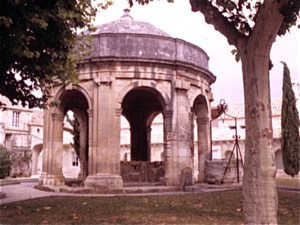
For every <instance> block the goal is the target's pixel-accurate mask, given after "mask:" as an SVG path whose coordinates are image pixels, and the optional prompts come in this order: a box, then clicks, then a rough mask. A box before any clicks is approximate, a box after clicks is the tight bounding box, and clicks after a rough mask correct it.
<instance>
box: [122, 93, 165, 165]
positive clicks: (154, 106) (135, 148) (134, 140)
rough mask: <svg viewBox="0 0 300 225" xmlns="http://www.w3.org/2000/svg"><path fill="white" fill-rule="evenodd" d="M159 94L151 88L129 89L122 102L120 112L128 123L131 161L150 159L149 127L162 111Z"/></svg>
mask: <svg viewBox="0 0 300 225" xmlns="http://www.w3.org/2000/svg"><path fill="white" fill-rule="evenodd" d="M162 105H163V104H162V103H161V101H160V98H159V94H158V93H157V92H156V91H154V90H153V89H151V88H136V89H133V90H131V91H130V92H129V93H128V94H127V95H126V96H125V98H124V100H123V102H122V108H123V111H122V114H123V116H124V117H126V118H127V120H128V122H129V124H130V133H131V137H130V153H131V160H132V161H151V152H149V150H150V149H151V141H149V140H150V137H151V136H150V135H149V134H150V133H151V132H150V131H151V130H150V129H151V124H152V121H153V119H154V118H155V116H156V115H158V114H159V113H162V111H163V107H162Z"/></svg>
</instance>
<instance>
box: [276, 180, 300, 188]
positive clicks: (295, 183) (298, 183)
mask: <svg viewBox="0 0 300 225" xmlns="http://www.w3.org/2000/svg"><path fill="white" fill-rule="evenodd" d="M276 184H277V186H281V187H294V188H300V179H298V178H276Z"/></svg>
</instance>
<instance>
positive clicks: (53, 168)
mask: <svg viewBox="0 0 300 225" xmlns="http://www.w3.org/2000/svg"><path fill="white" fill-rule="evenodd" d="M48 113H49V112H48ZM48 113H47V114H46V113H45V115H46V118H45V119H46V120H48V123H47V125H46V127H45V128H46V130H45V132H44V134H46V136H45V137H44V141H45V140H46V142H45V143H46V144H45V148H44V149H46V151H44V152H43V172H42V174H41V176H40V178H39V184H40V185H46V186H49V185H50V186H60V185H64V184H65V178H64V176H63V174H62V165H63V120H64V115H63V114H57V113H52V114H51V115H50V114H48ZM50 121H51V123H49V122H50ZM44 154H45V155H44Z"/></svg>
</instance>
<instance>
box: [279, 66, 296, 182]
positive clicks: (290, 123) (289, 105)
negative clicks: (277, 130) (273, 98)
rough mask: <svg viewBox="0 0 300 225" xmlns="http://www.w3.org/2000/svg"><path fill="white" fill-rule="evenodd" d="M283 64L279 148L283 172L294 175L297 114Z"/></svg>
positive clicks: (294, 100) (287, 72) (293, 96)
mask: <svg viewBox="0 0 300 225" xmlns="http://www.w3.org/2000/svg"><path fill="white" fill-rule="evenodd" d="M282 64H283V85H282V108H281V149H282V160H283V166H284V172H285V173H286V174H288V175H291V176H292V177H294V175H297V174H298V172H299V159H300V158H299V153H300V152H299V114H298V110H297V107H296V98H295V93H294V91H293V88H292V82H291V77H290V70H289V68H288V67H287V65H286V63H285V62H282Z"/></svg>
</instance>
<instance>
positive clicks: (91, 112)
mask: <svg viewBox="0 0 300 225" xmlns="http://www.w3.org/2000/svg"><path fill="white" fill-rule="evenodd" d="M87 113H88V116H89V117H92V116H93V113H94V111H93V110H92V109H88V110H87Z"/></svg>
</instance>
